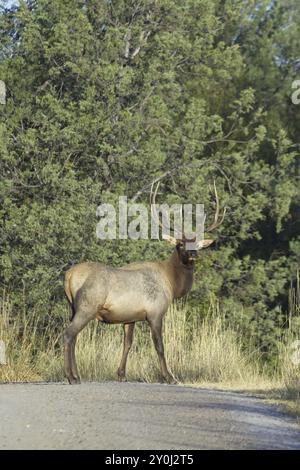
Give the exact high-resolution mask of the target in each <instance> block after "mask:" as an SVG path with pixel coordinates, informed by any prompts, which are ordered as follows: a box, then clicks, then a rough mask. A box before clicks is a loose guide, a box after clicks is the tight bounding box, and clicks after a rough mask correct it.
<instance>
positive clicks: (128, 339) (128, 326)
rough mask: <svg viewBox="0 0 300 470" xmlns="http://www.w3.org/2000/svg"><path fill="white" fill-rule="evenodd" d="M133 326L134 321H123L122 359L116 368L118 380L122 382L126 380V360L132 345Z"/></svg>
mask: <svg viewBox="0 0 300 470" xmlns="http://www.w3.org/2000/svg"><path fill="white" fill-rule="evenodd" d="M134 326H135V323H125V325H124V346H123V354H122V359H121V362H120V366H119V369H118V379H119V381H120V382H123V381H125V380H126V362H127V357H128V353H129V351H130V348H131V345H132V339H133V331H134Z"/></svg>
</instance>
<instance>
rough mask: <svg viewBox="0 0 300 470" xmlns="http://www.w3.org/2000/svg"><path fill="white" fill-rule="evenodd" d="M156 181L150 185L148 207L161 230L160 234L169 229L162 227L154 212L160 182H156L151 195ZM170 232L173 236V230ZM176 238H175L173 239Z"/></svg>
mask: <svg viewBox="0 0 300 470" xmlns="http://www.w3.org/2000/svg"><path fill="white" fill-rule="evenodd" d="M155 183H156V181H153V182H152V184H151V189H150V206H151V213H152V214H153V216H154V218H155V220H156V222H157V223H158V225H159V227H160V228H161V229H162V233H163V231H164V229H165V230H166V231H167V232H168V231H169V230H170V228H169V227H167V226H166V225H164V224H163V223H162V222H161V221H160V218H159V216H158V214H157V211H156V207H155V205H156V195H157V192H158V188H159V185H160V181H158V182H157V185H156V188H155V191H154V193H153V187H154V185H155ZM171 231H172V232H173V235H174V230H173V229H171ZM175 238H176V237H175Z"/></svg>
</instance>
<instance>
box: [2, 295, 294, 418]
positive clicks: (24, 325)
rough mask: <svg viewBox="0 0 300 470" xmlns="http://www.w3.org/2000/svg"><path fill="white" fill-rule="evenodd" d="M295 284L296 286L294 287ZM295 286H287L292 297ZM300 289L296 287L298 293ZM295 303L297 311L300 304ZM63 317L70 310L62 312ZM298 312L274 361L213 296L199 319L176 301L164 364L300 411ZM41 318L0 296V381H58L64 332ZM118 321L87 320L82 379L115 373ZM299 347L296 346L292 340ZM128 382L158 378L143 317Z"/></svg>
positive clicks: (184, 380) (184, 378)
mask: <svg viewBox="0 0 300 470" xmlns="http://www.w3.org/2000/svg"><path fill="white" fill-rule="evenodd" d="M298 287H299V286H298ZM294 294H295V293H294V292H292V293H291V297H292V299H293V301H295V296H294ZM298 294H299V292H298ZM293 308H295V309H298V310H299V304H298V305H297V304H294V305H293ZM62 314H63V315H62V316H63V317H64V319H65V320H64V323H65V324H67V323H68V316H69V311H68V309H67V308H66V310H65V311H64V312H62ZM293 320H294V323H297V320H299V317H291V319H290V322H291V325H290V326H288V327H287V328H286V329H285V330H284V331H283V332H282V340H281V341H280V342H279V343H278V353H277V357H276V361H275V362H274V363H273V364H272V365H271V364H268V363H266V362H265V361H264V360H263V357H262V355H261V353H260V351H259V350H257V349H255V347H254V346H253V345H251V342H249V343H248V344H247V345H246V344H245V341H244V337H243V333H242V331H239V330H237V329H236V328H234V327H233V326H230V324H228V321H227V319H226V318H225V316H224V315H223V314H222V311H221V310H220V306H219V303H218V301H217V300H215V299H211V303H210V305H209V306H208V311H207V314H206V315H205V316H204V317H203V318H202V319H201V317H200V316H199V312H197V308H196V307H193V308H189V307H188V306H187V304H184V303H180V304H177V305H174V306H172V307H171V308H170V309H169V311H168V313H167V315H166V318H165V326H164V330H165V331H164V338H165V347H166V355H167V359H168V362H169V365H170V368H171V370H172V372H173V374H174V376H175V377H176V378H177V380H178V381H179V383H181V384H185V385H193V386H205V387H215V388H223V389H231V390H232V389H233V390H240V391H245V392H249V393H255V394H258V395H261V396H264V397H267V398H270V399H272V400H275V401H277V402H280V403H281V404H284V405H286V407H287V408H288V409H289V410H291V411H293V412H294V413H296V414H298V415H300V392H299V390H300V376H299V370H300V365H299V364H297V362H298V361H297V358H299V359H300V354H299V353H298V354H297V350H296V349H293V347H292V346H293V345H295V340H297V338H300V328H299V323H298V327H297V328H294V327H293V324H292V323H293ZM64 323H62V324H61V325H60V327H59V328H57V327H56V328H55V327H54V325H53V324H52V325H51V324H49V325H41V323H40V322H39V317H38V315H36V314H34V313H26V312H25V311H23V312H20V313H19V314H18V315H15V314H14V313H13V311H12V306H11V303H10V300H9V298H8V297H7V296H5V295H4V296H3V297H2V299H1V315H0V339H2V340H3V341H4V342H5V344H6V356H7V364H6V365H2V366H0V382H19V381H20V382H24V381H25V382H26V381H30V382H31V381H63V380H65V378H64V372H63V342H62V331H63V327H64ZM122 341H123V332H122V327H121V326H120V325H103V324H100V323H98V322H97V321H94V322H91V323H90V324H89V325H88V326H87V327H86V328H85V329H84V330H83V331H82V332H81V333H80V334H79V337H78V342H77V363H78V366H79V370H80V373H81V378H82V380H87V381H88V380H90V381H99V380H116V370H117V367H118V363H119V360H120V357H121V352H122ZM298 349H299V347H298ZM127 379H128V380H129V381H144V382H158V381H160V380H161V377H160V371H159V367H158V361H157V356H156V353H155V351H154V348H153V344H152V341H151V338H150V332H149V328H148V325H147V324H146V323H140V324H137V327H136V330H135V338H134V342H133V346H132V349H131V351H130V356H129V360H128V370H127Z"/></svg>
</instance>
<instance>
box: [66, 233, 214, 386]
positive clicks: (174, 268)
mask: <svg viewBox="0 0 300 470" xmlns="http://www.w3.org/2000/svg"><path fill="white" fill-rule="evenodd" d="M205 242H206V243H204V244H203V247H206V246H209V245H210V244H211V243H212V240H206V241H205ZM196 255H197V252H196V251H193V252H189V251H186V249H185V244H184V242H181V241H180V242H178V243H177V245H176V248H175V250H174V252H173V253H172V255H171V256H170V257H169V258H168V259H167V260H165V261H156V262H138V263H131V264H128V265H126V266H122V267H120V268H112V267H108V266H105V265H103V264H100V263H81V264H78V265H75V266H73V267H72V268H71V269H69V270H68V271H67V272H66V275H65V282H64V288H65V293H66V296H67V298H68V301H69V303H70V305H71V308H72V312H73V315H72V318H71V320H72V321H71V324H70V326H69V327H68V328H67V329H66V331H65V370H66V375H67V377H68V380H69V382H70V383H76V382H78V381H79V375H78V372H77V366H76V360H75V343H76V337H77V334H78V333H79V332H80V331H81V330H82V329H83V328H84V326H85V325H86V324H87V323H88V322H89V321H90V320H92V319H98V320H99V321H101V322H105V323H123V324H124V333H125V337H124V350H123V357H122V360H121V364H120V367H119V369H118V376H119V379H120V380H123V379H124V378H125V368H126V360H127V355H128V352H129V349H130V346H131V343H132V338H133V330H134V324H135V322H138V321H145V320H147V321H148V323H149V325H150V328H151V333H152V338H153V342H154V345H155V348H156V351H157V353H158V357H159V361H160V366H161V372H162V375H163V377H164V379H165V380H166V381H167V382H169V383H173V382H174V377H173V376H172V374H171V373H170V372H169V370H168V368H167V364H166V360H165V356H164V346H163V340H162V321H163V316H164V314H165V313H166V311H167V309H168V307H169V305H170V304H171V302H172V301H173V300H174V299H178V298H181V297H183V296H185V295H186V294H187V293H188V292H189V291H190V289H191V287H192V284H193V274H194V258H195V256H196ZM129 325H131V326H130V327H129Z"/></svg>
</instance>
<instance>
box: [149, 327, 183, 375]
mask: <svg viewBox="0 0 300 470" xmlns="http://www.w3.org/2000/svg"><path fill="white" fill-rule="evenodd" d="M148 322H149V324H150V328H151V335H152V339H153V343H154V346H155V349H156V352H157V355H158V359H159V363H160V369H161V373H162V375H163V377H164V379H165V381H166V382H168V383H169V384H176V383H177V382H176V380H175V378H174V377H173V375H172V374H171V373H170V372H169V370H168V367H167V363H166V358H165V352H164V343H163V339H162V318H158V319H155V320H148Z"/></svg>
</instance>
